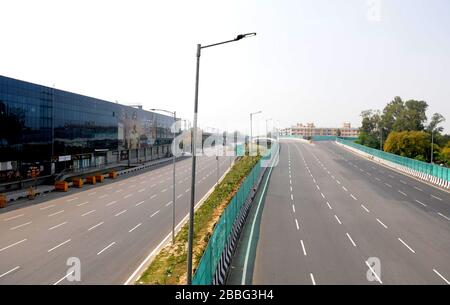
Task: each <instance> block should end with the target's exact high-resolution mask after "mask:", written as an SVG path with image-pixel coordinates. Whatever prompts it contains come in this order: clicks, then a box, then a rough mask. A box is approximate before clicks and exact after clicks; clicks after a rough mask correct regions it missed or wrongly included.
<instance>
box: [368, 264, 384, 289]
mask: <svg viewBox="0 0 450 305" xmlns="http://www.w3.org/2000/svg"><path fill="white" fill-rule="evenodd" d="M366 265H367V267H369V269H370V271H371V272H372V274H373V275H374V276H375V278H376V279H377V281H378V282H380V284H383V282H382V281H381V279H380V278H379V277H378V274H377V273H376V272H375V270H373V269H372V266H370V264H369V263H368V262H367V261H366Z"/></svg>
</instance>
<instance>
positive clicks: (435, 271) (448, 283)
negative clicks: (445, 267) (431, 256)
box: [433, 269, 450, 285]
mask: <svg viewBox="0 0 450 305" xmlns="http://www.w3.org/2000/svg"><path fill="white" fill-rule="evenodd" d="M433 272H434V273H436V274H437V275H438V276H439V277H440V278H441V279H443V280H444V282H446V283H447V285H450V282H449V281H448V280H447V279H446V278H445V277H444V276H443V275H442V274H440V273H439V272H438V271H437V270H436V269H433Z"/></svg>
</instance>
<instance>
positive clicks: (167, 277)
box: [137, 156, 260, 285]
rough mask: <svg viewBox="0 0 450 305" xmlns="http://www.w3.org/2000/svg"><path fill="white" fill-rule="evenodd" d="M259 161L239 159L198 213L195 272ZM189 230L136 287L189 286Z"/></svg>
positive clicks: (180, 234)
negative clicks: (215, 231)
mask: <svg viewBox="0 0 450 305" xmlns="http://www.w3.org/2000/svg"><path fill="white" fill-rule="evenodd" d="M259 159H260V157H259V156H255V157H250V156H243V157H239V158H238V159H237V160H236V162H235V164H234V166H233V167H232V169H231V170H230V171H229V172H228V174H227V175H226V176H225V177H224V179H223V180H222V181H221V183H219V185H218V186H217V187H216V188H215V189H214V191H213V192H212V193H211V195H210V196H209V197H208V198H207V199H206V200H205V202H204V203H203V204H202V206H201V207H199V208H198V209H197V211H196V212H195V216H194V240H193V268H194V270H195V269H196V268H197V266H198V263H199V261H200V259H201V257H202V255H203V252H204V251H205V248H206V246H207V244H208V241H209V238H210V237H211V234H212V232H213V229H214V227H215V225H216V223H217V221H218V220H219V218H220V216H221V215H222V213H223V211H224V210H225V208H226V207H227V205H228V204H229V202H230V200H231V199H232V198H233V196H234V195H235V194H236V192H237V191H238V189H239V187H240V185H241V183H242V182H243V180H244V179H245V177H247V175H248V174H249V173H250V171H251V170H252V169H253V167H254V166H255V165H256V163H257V162H258V161H259ZM188 228H189V224H188V223H186V224H185V225H184V226H183V227H182V228H181V230H180V231H179V232H178V234H177V235H176V236H175V243H174V244H173V245H172V244H170V245H168V246H166V247H165V248H163V249H162V250H161V251H160V253H159V254H158V255H157V256H156V257H155V259H154V260H153V262H152V263H151V265H150V266H149V267H148V268H147V270H146V271H145V272H144V273H143V274H142V276H141V278H140V279H139V280H138V281H137V284H150V285H180V284H186V282H187V242H188Z"/></svg>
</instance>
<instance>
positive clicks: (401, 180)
mask: <svg viewBox="0 0 450 305" xmlns="http://www.w3.org/2000/svg"><path fill="white" fill-rule="evenodd" d="M400 182H401V183H403V184H408V183H406V182H405V181H403V180H402V179H400Z"/></svg>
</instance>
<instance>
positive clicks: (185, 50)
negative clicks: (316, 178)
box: [0, 0, 450, 133]
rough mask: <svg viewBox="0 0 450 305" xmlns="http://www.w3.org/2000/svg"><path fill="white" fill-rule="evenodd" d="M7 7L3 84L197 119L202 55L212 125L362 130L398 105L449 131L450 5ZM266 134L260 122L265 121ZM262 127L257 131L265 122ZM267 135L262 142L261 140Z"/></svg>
mask: <svg viewBox="0 0 450 305" xmlns="http://www.w3.org/2000/svg"><path fill="white" fill-rule="evenodd" d="M37 2H38V1H23V0H14V1H2V3H1V4H0V11H1V12H2V18H0V28H2V29H3V31H2V41H3V43H2V48H1V49H0V67H1V69H0V74H2V75H6V76H11V77H15V78H19V79H24V80H28V81H32V82H37V83H41V84H45V85H50V86H52V85H53V84H55V85H56V87H57V88H60V89H65V90H70V91H75V92H77V93H83V94H86V95H90V96H94V97H99V98H104V99H107V100H111V101H114V100H118V101H119V102H121V103H125V104H136V103H141V104H143V105H144V107H146V108H156V107H157V108H167V109H177V110H178V112H179V113H180V114H181V115H182V116H184V117H187V118H192V110H193V109H192V108H193V105H192V104H193V98H194V72H195V70H194V69H195V56H194V55H195V45H196V43H205V44H206V43H212V42H217V41H221V40H226V39H229V38H232V37H233V36H234V35H235V34H237V33H240V32H253V31H256V32H258V36H257V37H254V38H251V39H246V40H243V41H240V42H236V43H233V44H230V45H225V46H221V47H217V48H213V49H207V50H205V51H204V53H203V56H202V63H201V75H200V78H201V85H200V117H199V120H200V122H201V123H202V124H203V125H204V126H218V127H221V128H225V127H227V128H229V129H232V128H234V127H237V128H239V129H241V130H248V114H249V112H251V111H255V110H263V114H262V115H261V116H259V126H258V127H256V128H258V129H259V131H260V132H262V131H263V128H264V127H263V126H264V122H265V121H264V119H266V118H273V119H275V120H277V121H278V122H279V123H278V124H279V126H280V127H284V126H288V125H291V124H294V123H296V122H310V121H313V122H315V123H316V125H320V126H336V125H341V124H342V122H344V121H350V122H352V123H353V124H354V125H359V123H360V118H359V114H360V112H361V111H362V110H365V109H371V108H373V109H379V108H382V107H383V106H384V105H385V104H386V103H387V102H389V101H390V100H391V99H392V98H393V97H394V96H396V95H399V96H401V97H402V98H404V99H412V98H414V99H422V100H426V101H427V102H428V104H429V105H430V109H429V114H428V115H429V117H431V114H432V113H434V112H440V113H441V114H443V115H444V116H446V117H447V120H448V121H447V122H446V123H445V127H446V131H447V132H450V1H448V0H426V1H425V0H380V8H381V11H380V20H379V21H378V22H376V21H370V20H369V19H368V18H367V14H368V10H369V6H368V4H367V1H366V0H303V1H302V0H292V1H287V0H281V1H274V0H272V1H267V0H245V1H243V0H236V1H211V0H208V1H126V2H125V1H122V2H120V1H85V0H81V1H48V0H44V1H39V2H38V3H37ZM257 123H258V122H257ZM257 125H258V124H257ZM256 133H257V132H256Z"/></svg>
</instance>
